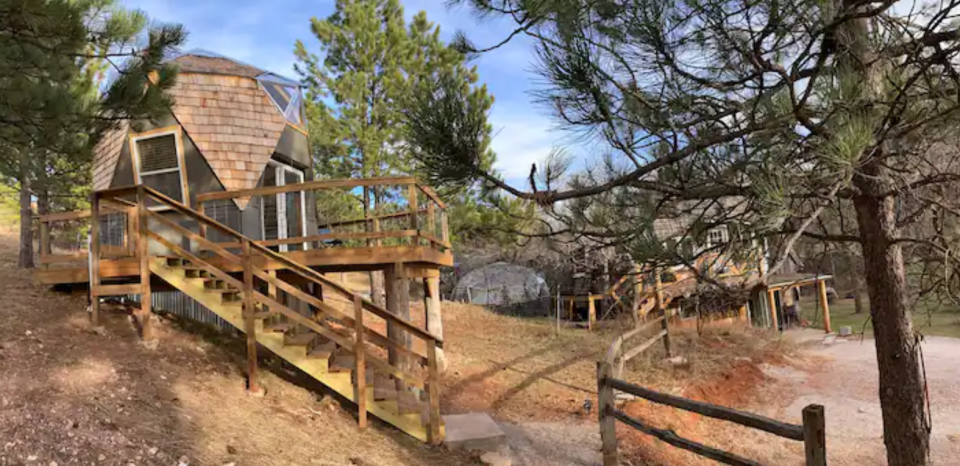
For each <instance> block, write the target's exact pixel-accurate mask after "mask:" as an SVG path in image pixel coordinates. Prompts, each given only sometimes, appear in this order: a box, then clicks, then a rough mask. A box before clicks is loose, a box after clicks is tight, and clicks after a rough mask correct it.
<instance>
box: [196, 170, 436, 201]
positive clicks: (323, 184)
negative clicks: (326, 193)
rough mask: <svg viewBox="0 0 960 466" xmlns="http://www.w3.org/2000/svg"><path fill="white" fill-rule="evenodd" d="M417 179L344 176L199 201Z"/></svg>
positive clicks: (199, 197)
mask: <svg viewBox="0 0 960 466" xmlns="http://www.w3.org/2000/svg"><path fill="white" fill-rule="evenodd" d="M416 182H417V179H416V178H415V177H412V176H394V177H383V178H343V179H334V180H314V181H307V182H304V183H294V184H288V185H284V186H270V187H267V188H252V189H238V190H234V191H219V192H211V193H204V194H199V195H197V202H206V201H215V200H219V199H235V198H238V197H250V196H268V195H271V194H280V193H289V192H294V191H312V190H317V189H332V188H356V187H361V186H396V185H413V184H416Z"/></svg>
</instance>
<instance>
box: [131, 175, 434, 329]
mask: <svg viewBox="0 0 960 466" xmlns="http://www.w3.org/2000/svg"><path fill="white" fill-rule="evenodd" d="M141 188H142V189H143V190H144V192H146V193H147V195H149V196H150V197H152V198H153V199H155V200H157V201H160V202H162V203H164V204H166V205H167V206H169V207H171V208H173V209H174V210H176V211H178V212H180V213H182V214H184V215H187V216H188V217H192V218H195V219H197V220H198V221H200V222H203V223H205V224H207V225H209V226H212V227H214V228H216V229H218V230H220V231H222V232H224V233H225V234H227V235H229V236H233V237H234V238H236V239H238V240H242V239H243V238H244V236H243V235H242V234H240V233H239V232H237V231H235V230H233V229H232V228H230V227H227V226H225V225H223V224H221V223H219V222H217V221H216V220H214V219H212V218H210V217H207V216H206V215H203V214H201V213H199V212H197V211H195V210H193V209H191V208H189V207H187V206H185V205H183V204H181V203H180V202H177V201H175V200H173V199H171V198H170V197H168V196H166V195H164V194H162V193H160V192H158V191H156V190H155V189H152V188H150V187H147V186H141ZM250 247H251V249H255V250H257V251H258V252H260V253H261V254H263V255H264V256H267V257H269V258H270V259H272V260H275V261H278V262H280V263H283V264H284V265H286V266H287V268H288V269H290V270H291V271H294V272H296V273H297V274H298V275H300V276H302V277H304V278H307V279H308V280H311V281H313V282H315V283H319V284H320V285H323V286H324V287H326V288H329V289H332V290H334V291H336V292H337V293H339V294H340V295H342V296H344V297H346V298H350V299H352V298H353V296H354V295H355V293H354V292H352V291H350V290H349V289H347V288H346V287H345V286H343V285H341V284H340V283H337V282H335V281H332V280H330V279H328V278H326V277H324V276H323V275H321V274H320V273H318V272H317V271H315V270H313V269H311V268H309V267H306V266H304V265H302V264H300V263H299V262H296V261H294V260H291V259H289V258H287V257H286V256H284V255H282V254H280V253H277V252H274V251H272V250H270V249H268V248H267V247H265V246H261V245H259V244H257V243H255V242H252V241H251V243H250ZM363 307H364V309H366V310H368V311H370V312H372V313H374V314H376V315H377V316H378V317H381V318H383V319H384V320H387V321H390V322H392V323H395V324H397V325H399V326H400V327H401V328H402V329H403V330H405V331H407V332H408V333H410V334H411V335H413V336H416V337H417V338H420V339H423V340H426V341H427V342H428V344H429V342H435V344H436V345H438V346H442V344H443V341H442V340H441V339H440V338H437V337H436V336H434V335H432V334H431V333H430V332H427V331H425V330H423V329H420V328H419V327H417V326H416V325H414V324H413V323H411V322H409V321H407V320H406V319H403V318H401V317H398V316H396V315H393V314H392V313H390V311H387V310H386V309H384V308H382V307H380V306H377V305H376V304H374V303H373V302H371V301H369V300H366V299H363Z"/></svg>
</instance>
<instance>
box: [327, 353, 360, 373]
mask: <svg viewBox="0 0 960 466" xmlns="http://www.w3.org/2000/svg"><path fill="white" fill-rule="evenodd" d="M356 366H357V359H356V358H355V357H353V355H352V354H338V355H337V356H336V357H335V358H333V362H331V363H330V372H350V371H352V370H353V369H354V368H355V367H356Z"/></svg>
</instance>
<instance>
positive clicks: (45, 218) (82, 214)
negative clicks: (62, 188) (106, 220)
mask: <svg viewBox="0 0 960 466" xmlns="http://www.w3.org/2000/svg"><path fill="white" fill-rule="evenodd" d="M90 215H91V212H90V211H89V210H78V211H74V212H59V213H56V214H46V215H41V216H40V217H39V219H40V221H41V222H44V223H49V222H63V221H67V220H80V219H84V218H89V217H90Z"/></svg>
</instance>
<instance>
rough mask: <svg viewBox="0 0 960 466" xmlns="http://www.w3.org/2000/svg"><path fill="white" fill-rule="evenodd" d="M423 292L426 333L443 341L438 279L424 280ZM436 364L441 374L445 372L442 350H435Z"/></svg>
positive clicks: (445, 365) (429, 278) (445, 362)
mask: <svg viewBox="0 0 960 466" xmlns="http://www.w3.org/2000/svg"><path fill="white" fill-rule="evenodd" d="M423 291H424V301H425V304H426V306H425V307H424V309H425V312H424V313H425V317H426V322H427V332H429V333H430V334H431V335H433V336H435V337H437V338H439V339H441V340H443V316H442V313H441V311H440V308H441V307H440V277H428V278H424V279H423ZM437 362H438V367H439V368H440V371H441V372H443V371H444V370H446V368H447V358H446V356H444V354H443V348H437Z"/></svg>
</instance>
